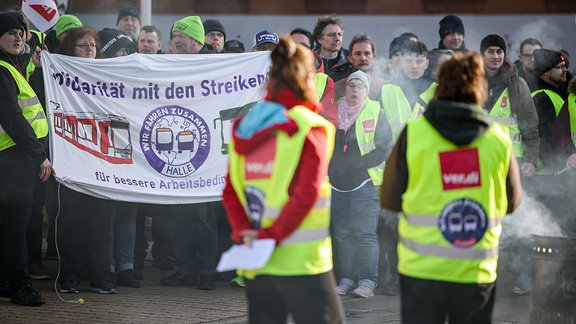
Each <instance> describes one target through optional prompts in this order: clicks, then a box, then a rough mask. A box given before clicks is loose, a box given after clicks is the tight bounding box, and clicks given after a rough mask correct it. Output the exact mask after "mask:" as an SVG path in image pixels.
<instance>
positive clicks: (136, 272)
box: [132, 269, 144, 280]
mask: <svg viewBox="0 0 576 324" xmlns="http://www.w3.org/2000/svg"><path fill="white" fill-rule="evenodd" d="M132 273H134V278H136V280H144V272H142V269H133V271H132Z"/></svg>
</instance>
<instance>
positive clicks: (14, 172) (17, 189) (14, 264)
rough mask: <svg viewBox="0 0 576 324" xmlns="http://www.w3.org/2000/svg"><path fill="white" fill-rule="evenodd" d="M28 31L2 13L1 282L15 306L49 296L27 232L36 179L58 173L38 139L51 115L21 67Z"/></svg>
mask: <svg viewBox="0 0 576 324" xmlns="http://www.w3.org/2000/svg"><path fill="white" fill-rule="evenodd" d="M25 32H26V30H25V27H24V26H23V25H22V24H21V23H20V21H18V19H17V18H15V17H14V16H13V15H10V14H0V84H1V86H0V98H2V102H1V103H0V222H1V223H2V226H0V229H1V231H2V233H0V237H1V238H2V243H1V244H0V246H1V248H2V249H1V250H0V255H1V259H2V260H3V264H4V265H5V266H3V267H2V271H0V281H2V282H5V281H6V280H9V281H10V289H9V291H3V292H2V294H3V295H4V296H7V297H11V299H10V301H11V302H13V303H16V304H20V305H26V306H38V305H41V304H44V298H43V297H42V296H41V295H40V294H39V293H38V292H37V291H36V290H34V288H32V284H31V280H30V275H29V273H28V271H27V267H28V263H27V262H28V252H27V247H26V230H27V228H28V222H29V221H30V217H31V215H32V204H33V198H34V183H35V178H36V177H39V178H40V179H41V180H42V181H47V180H48V177H50V175H51V174H52V173H54V169H53V167H52V164H51V163H50V161H49V160H48V158H47V157H46V154H45V152H44V147H43V146H42V144H41V143H40V142H39V141H38V138H42V137H45V136H46V135H47V134H48V123H47V121H46V116H45V114H44V111H43V109H42V106H41V105H40V102H39V101H38V98H37V96H36V94H35V93H34V91H33V90H32V88H31V87H30V85H29V84H28V82H26V79H25V77H24V73H25V70H23V69H22V68H21V67H20V65H19V64H18V55H19V54H20V53H21V52H22V47H23V46H24V41H25Z"/></svg>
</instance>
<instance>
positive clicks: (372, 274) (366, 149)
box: [328, 70, 392, 298]
mask: <svg viewBox="0 0 576 324" xmlns="http://www.w3.org/2000/svg"><path fill="white" fill-rule="evenodd" d="M368 89H370V77H369V76H368V74H366V73H365V72H362V71H360V70H358V71H356V72H354V73H352V74H350V76H349V77H348V79H347V83H346V96H345V97H344V98H343V99H342V100H341V101H340V103H339V106H338V111H339V115H338V128H337V130H336V138H335V142H334V143H335V144H334V155H333V156H332V160H331V161H330V169H329V172H328V174H329V176H330V182H331V183H332V217H331V230H332V234H333V238H334V249H335V251H336V270H337V273H338V287H337V288H336V289H337V291H338V294H340V295H347V294H349V293H351V294H352V295H354V296H357V297H363V298H367V297H372V296H374V290H375V288H376V285H377V281H378V258H379V246H378V235H377V233H376V231H377V227H378V219H379V215H380V208H379V206H378V188H379V186H380V184H381V183H382V173H383V171H384V161H385V160H386V157H387V156H388V153H390V149H391V148H392V131H391V129H390V124H389V123H388V120H386V118H385V117H384V113H383V112H382V109H380V105H379V103H378V102H377V101H374V100H371V99H369V98H368Z"/></svg>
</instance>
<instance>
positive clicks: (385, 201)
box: [380, 99, 522, 213]
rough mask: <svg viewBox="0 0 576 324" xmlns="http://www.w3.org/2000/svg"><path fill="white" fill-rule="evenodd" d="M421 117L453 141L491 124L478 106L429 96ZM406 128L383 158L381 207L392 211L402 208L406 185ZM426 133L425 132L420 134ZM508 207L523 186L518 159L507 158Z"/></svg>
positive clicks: (515, 201) (516, 200)
mask: <svg viewBox="0 0 576 324" xmlns="http://www.w3.org/2000/svg"><path fill="white" fill-rule="evenodd" d="M424 118H426V119H427V120H428V122H430V124H431V125H432V126H433V127H434V128H435V129H436V131H438V132H439V133H440V134H441V135H442V136H443V137H444V138H446V139H447V140H449V141H451V142H453V143H454V144H456V145H467V144H469V143H471V142H473V141H474V140H475V139H477V138H479V137H481V136H483V135H484V133H486V131H487V130H488V129H489V128H490V126H491V125H492V121H491V120H490V119H489V118H488V115H487V114H486V112H485V111H483V110H482V109H481V108H480V107H478V106H475V105H470V104H464V103H459V102H451V101H443V100H436V99H434V100H431V101H430V103H429V105H428V109H427V110H426V111H425V112H424ZM406 134H407V131H406V128H404V129H403V130H402V132H401V133H400V136H399V137H398V140H397V141H396V144H395V145H394V148H393V149H392V153H391V154H390V156H389V157H388V159H387V160H386V168H385V169H384V182H383V183H382V187H381V190H380V203H381V204H382V207H384V208H387V209H389V210H392V211H398V212H399V211H402V195H403V194H404V192H405V191H406V189H407V187H408V165H407V161H406V146H407V138H406ZM423 136H425V134H423ZM506 192H507V199H508V211H507V213H511V212H513V211H514V209H515V208H516V207H517V206H518V205H519V204H520V200H521V197H522V186H521V184H520V174H519V167H518V162H517V161H516V158H514V156H511V159H510V169H509V170H508V175H507V176H506Z"/></svg>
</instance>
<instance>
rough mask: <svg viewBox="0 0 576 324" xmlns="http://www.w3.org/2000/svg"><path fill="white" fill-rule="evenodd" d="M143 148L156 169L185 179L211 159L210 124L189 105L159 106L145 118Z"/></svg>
mask: <svg viewBox="0 0 576 324" xmlns="http://www.w3.org/2000/svg"><path fill="white" fill-rule="evenodd" d="M140 147H141V148H142V152H143V153H144V156H145V157H146V161H148V163H149V164H150V166H152V167H153V168H154V170H156V171H157V172H159V173H161V174H163V175H165V176H168V177H172V178H183V177H186V176H189V175H190V174H192V173H194V172H196V170H198V168H200V166H202V164H204V162H205V161H206V159H207V158H208V154H209V153H210V127H209V126H208V124H207V123H206V121H204V119H203V118H202V117H201V116H200V115H198V114H196V113H195V112H194V111H192V110H190V109H188V108H184V107H181V106H176V105H169V106H162V107H158V108H156V109H153V110H152V111H150V113H149V114H148V115H147V116H146V118H144V123H143V125H142V129H141V130H140Z"/></svg>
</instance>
